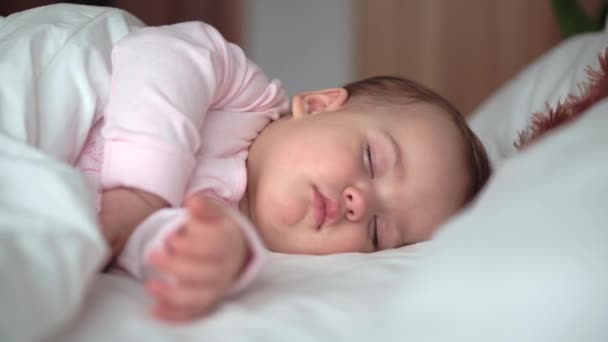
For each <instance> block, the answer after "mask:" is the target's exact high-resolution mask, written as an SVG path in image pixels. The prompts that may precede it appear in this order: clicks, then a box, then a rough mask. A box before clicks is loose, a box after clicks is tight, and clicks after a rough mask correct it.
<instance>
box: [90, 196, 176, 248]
mask: <svg viewBox="0 0 608 342" xmlns="http://www.w3.org/2000/svg"><path fill="white" fill-rule="evenodd" d="M168 206H169V203H168V202H167V201H165V200H163V199H162V198H161V197H159V196H156V195H154V194H152V193H149V192H146V191H143V190H138V189H132V188H126V187H120V188H113V189H110V190H106V191H104V192H103V194H102V196H101V213H100V214H99V220H100V223H101V226H102V230H103V234H104V236H105V238H106V241H107V242H108V243H109V244H110V247H111V249H112V259H111V260H114V259H115V258H116V256H117V255H118V254H119V253H120V252H121V251H122V249H123V248H124V245H125V243H126V242H127V240H128V239H129V236H131V234H132V233H133V230H134V229H135V227H137V226H138V225H139V224H140V223H141V222H143V221H144V220H145V219H146V218H147V217H148V216H150V215H151V214H152V213H154V212H155V211H157V210H160V209H162V208H165V207H168Z"/></svg>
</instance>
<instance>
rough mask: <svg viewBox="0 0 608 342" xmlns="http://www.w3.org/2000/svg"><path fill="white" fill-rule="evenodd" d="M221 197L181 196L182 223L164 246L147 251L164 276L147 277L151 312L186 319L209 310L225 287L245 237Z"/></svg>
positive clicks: (236, 269) (243, 251)
mask: <svg viewBox="0 0 608 342" xmlns="http://www.w3.org/2000/svg"><path fill="white" fill-rule="evenodd" d="M220 201H221V200H219V199H216V198H212V197H209V196H204V195H195V196H193V197H192V198H190V199H189V200H188V201H187V202H186V208H187V210H188V214H189V217H188V220H187V222H186V224H185V225H184V226H183V227H181V228H180V229H178V230H177V231H176V232H175V233H173V234H172V235H170V236H169V237H168V238H167V240H166V252H165V251H161V250H157V251H154V252H152V253H151V255H150V260H149V261H150V263H151V265H152V266H153V267H154V268H156V269H157V270H158V271H160V272H162V273H163V274H165V275H166V277H168V278H169V281H162V280H160V279H152V280H150V281H148V282H147V283H146V288H147V289H148V291H149V292H150V293H151V294H152V295H153V296H154V298H155V301H156V302H155V305H154V307H153V312H154V314H155V315H156V316H157V317H159V318H162V319H166V320H178V321H183V320H188V319H191V318H194V317H196V316H197V315H200V314H202V313H204V312H207V311H208V310H210V309H211V308H212V307H213V306H215V305H216V304H217V303H218V302H219V301H220V300H221V299H222V298H223V297H224V296H225V294H226V292H227V291H228V290H229V289H230V287H231V285H232V284H233V283H234V281H235V280H236V278H237V277H238V275H239V273H240V271H241V270H242V268H243V266H244V264H245V262H246V259H247V256H248V250H247V243H246V241H245V237H244V235H243V233H242V231H241V229H240V227H239V226H238V224H237V223H236V221H234V219H232V217H231V216H230V214H229V213H228V211H227V210H230V209H229V208H228V207H227V205H226V204H224V203H223V202H220Z"/></svg>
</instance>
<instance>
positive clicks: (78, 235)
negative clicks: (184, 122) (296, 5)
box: [0, 5, 608, 342]
mask: <svg viewBox="0 0 608 342" xmlns="http://www.w3.org/2000/svg"><path fill="white" fill-rule="evenodd" d="M66 9H67V7H65V5H62V6H57V7H53V8H52V11H51V12H47V13H45V14H44V15H43V16H41V15H32V16H30V17H22V18H21V19H20V20H25V21H27V22H30V23H38V22H39V21H40V20H50V19H53V18H55V19H56V18H57V17H61V18H63V19H62V20H64V23H65V22H66V20H67V23H73V22H74V20H76V21H79V22H81V23H85V22H88V23H89V24H87V25H84V26H82V27H84V29H82V30H79V31H78V32H81V34H87V32H89V34H95V35H96V37H99V39H100V41H101V42H105V43H101V44H109V43H111V42H112V41H113V40H115V39H118V37H120V36H121V35H124V34H125V33H126V32H128V30H130V29H131V28H133V27H137V26H138V25H140V23H139V22H138V21H137V20H135V19H134V18H132V17H130V16H128V15H127V14H125V13H124V12H104V11H103V10H102V9H99V8H90V7H82V8H81V11H80V12H81V13H80V14H78V15H75V14H73V13H72V14H70V15H66V13H67V12H66ZM47 10H48V9H47ZM103 13H105V14H103ZM9 19H10V18H9ZM9 19H4V20H3V21H0V75H3V77H4V79H3V80H2V81H1V82H0V120H1V121H0V122H1V123H2V124H1V125H0V129H1V131H0V191H1V192H0V217H1V221H0V272H2V281H1V282H0V303H1V305H0V341H38V340H44V341H51V342H52V341H57V342H59V341H136V340H144V341H151V342H164V341H182V340H183V341H251V340H256V341H281V342H282V341H369V340H372V341H392V340H395V341H497V340H498V341H534V342H538V341H607V340H608V329H606V327H605V322H608V265H607V263H608V262H607V261H606V260H608V246H607V244H608V210H607V209H608V208H607V204H606V203H608V179H607V176H606V175H608V115H607V114H608V102H606V101H605V102H603V103H600V104H599V105H597V106H595V107H593V108H592V109H591V110H590V111H589V113H588V114H586V115H585V116H584V117H583V118H582V119H580V120H579V121H577V122H576V123H575V124H574V125H572V126H571V127H569V128H567V129H563V130H560V131H558V132H556V133H555V134H552V135H551V136H550V137H548V138H547V139H545V140H542V141H540V142H539V143H538V144H536V145H534V146H533V147H532V148H530V149H529V150H527V151H526V152H524V153H522V154H519V155H509V156H508V157H510V158H504V159H501V167H500V169H498V170H497V172H496V174H495V175H494V177H493V178H492V180H491V181H490V183H489V185H488V186H487V187H486V189H485V190H484V191H483V193H482V194H481V196H480V197H479V198H478V199H477V201H476V202H475V203H474V205H472V206H471V207H470V208H469V209H467V210H465V211H464V212H463V213H462V214H461V215H458V216H457V217H455V218H454V219H453V220H451V221H450V222H448V223H447V224H446V225H445V226H444V227H442V229H441V231H440V232H439V234H438V235H437V237H436V239H434V240H433V241H431V242H427V243H424V244H420V245H417V246H414V247H407V248H401V249H398V250H390V251H384V252H381V253H377V254H372V255H361V254H345V255H335V256H325V257H314V256H287V255H278V254H277V255H273V256H272V258H271V262H270V264H269V267H268V268H267V269H265V270H264V272H263V274H262V275H261V279H260V280H259V281H258V282H256V283H255V284H254V286H253V287H252V288H251V289H250V291H247V292H246V293H244V294H243V295H241V296H239V297H237V298H233V299H231V300H229V301H228V302H226V303H224V304H223V305H222V306H221V307H220V308H218V310H216V311H214V312H213V313H212V314H210V315H209V316H206V317H204V318H201V319H200V320H198V321H195V322H192V323H189V324H182V325H171V324H166V323H162V322H158V321H155V320H154V319H152V318H151V317H150V315H148V313H147V311H146V310H147V308H148V304H149V302H148V301H149V298H148V297H147V296H146V294H145V292H144V291H143V289H142V287H141V284H139V283H137V282H135V281H134V280H132V279H130V278H129V277H127V276H125V275H122V274H118V273H114V274H102V275H97V271H98V268H99V265H100V264H101V263H102V261H103V260H104V257H105V254H106V253H107V251H106V250H105V248H104V247H103V243H102V240H101V237H100V236H99V234H98V233H97V230H96V227H95V224H94V217H93V213H92V211H91V209H90V207H91V205H90V203H89V202H88V201H87V200H86V198H87V196H88V194H87V192H86V189H85V188H84V183H83V182H82V180H81V178H80V177H79V175H78V174H77V173H76V172H75V171H74V170H72V169H71V168H69V167H67V166H66V164H65V163H62V162H61V161H69V160H70V158H71V154H70V153H71V152H69V151H71V149H70V148H72V149H73V148H75V147H74V146H76V147H78V144H81V141H80V140H78V141H75V142H73V144H71V145H70V146H61V145H58V144H57V141H58V139H53V134H55V137H57V134H61V130H65V129H76V128H77V127H76V128H75V127H73V125H74V123H77V125H81V126H78V127H81V128H82V127H86V122H87V120H91V118H89V117H85V118H83V117H81V116H79V115H81V113H82V112H81V111H80V109H82V108H87V109H89V110H90V109H91V106H96V105H98V103H99V101H103V96H102V97H101V98H93V97H91V96H92V95H91V94H95V93H101V94H103V88H100V89H94V88H95V87H99V84H100V82H96V81H95V80H97V79H98V78H97V77H103V75H105V73H107V71H108V70H109V69H108V64H107V61H105V60H103V59H95V58H93V59H91V58H92V57H91V56H93V57H94V56H96V54H95V53H92V54H91V53H88V52H87V53H79V51H81V50H82V47H78V45H76V46H75V47H74V49H73V50H70V49H67V50H61V51H71V52H70V55H71V56H72V57H73V58H72V59H71V60H69V62H66V64H65V65H63V66H61V67H63V68H68V70H70V71H72V72H71V73H70V75H72V77H73V78H69V79H67V80H66V79H65V78H59V76H57V75H59V73H58V74H57V75H56V76H52V74H49V73H48V72H47V73H46V74H45V73H43V72H42V73H41V72H40V71H41V69H40V68H39V67H40V65H47V66H54V64H53V63H52V61H53V60H55V61H59V59H53V58H50V59H46V60H44V61H46V62H49V63H47V64H40V63H42V62H41V61H40V60H34V61H31V60H29V61H28V60H27V58H31V57H32V56H51V55H53V54H51V55H48V54H44V53H39V52H40V51H42V52H44V51H53V50H47V49H52V48H55V49H57V46H52V44H51V45H44V46H46V47H45V48H44V49H42V50H40V49H39V50H36V51H34V50H32V48H33V47H34V46H35V45H34V44H30V43H31V41H32V40H33V39H39V41H42V42H47V43H49V44H50V42H52V41H54V40H49V39H47V38H48V36H45V34H50V33H52V32H65V31H61V30H59V31H57V30H58V28H54V30H50V29H49V30H45V31H42V32H40V31H38V32H36V33H35V34H34V33H32V35H31V36H30V38H31V39H32V40H29V41H28V40H23V39H20V40H18V41H17V40H11V38H10V37H12V36H11V35H10V34H9V33H7V31H6V30H7V29H6V28H7V26H6V21H7V20H9ZM13 23H15V22H13ZM60 26H61V25H60ZM67 26H68V27H72V26H70V25H67ZM8 27H10V26H8ZM65 27H66V25H63V26H61V28H65ZM88 28H92V29H91V30H90V31H89V29H88ZM603 36H604V35H597V36H594V37H592V38H589V37H588V38H585V39H587V40H588V39H595V40H594V41H595V42H596V43H597V44H596V45H594V46H595V48H598V51H588V52H587V53H586V54H584V53H581V52H580V49H579V47H580V46H581V44H579V43H577V42H576V41H574V43H572V42H570V43H567V44H570V45H567V44H566V45H564V46H566V47H568V46H570V47H571V48H569V49H570V53H569V54H568V52H567V51H568V49H567V48H564V47H562V50H560V51H566V52H563V53H562V57H560V58H561V59H560V58H553V59H551V58H548V59H546V60H544V59H541V60H540V61H539V62H537V63H538V65H540V66H539V67H534V68H533V69H529V70H527V71H526V72H525V73H526V75H523V76H521V77H520V78H518V79H520V80H521V79H523V80H527V81H526V83H525V85H526V87H532V88H531V89H530V88H526V89H525V90H523V93H522V94H520V93H519V92H518V91H519V88H518V87H517V85H518V84H519V83H517V82H516V83H514V84H515V85H512V86H511V87H510V88H507V89H506V90H502V92H505V91H506V92H507V93H508V94H509V96H504V94H505V93H500V92H499V94H497V95H496V97H494V99H503V100H504V99H508V101H507V102H504V101H502V102H501V101H494V100H490V101H489V102H488V104H487V105H486V106H485V107H484V108H483V110H482V111H480V112H478V113H477V116H475V117H474V120H477V121H476V122H484V118H485V117H487V116H489V115H491V113H495V112H496V111H501V115H506V116H510V115H514V113H513V112H512V111H511V109H512V108H519V109H521V108H523V107H525V106H526V104H529V103H530V102H531V100H530V94H542V95H543V96H544V95H547V96H550V97H551V98H554V97H555V95H556V94H555V93H551V92H549V91H547V89H558V88H559V89H562V88H560V87H556V86H555V82H565V81H564V77H562V78H560V77H553V76H552V77H549V78H545V77H544V76H545V75H543V72H546V73H548V72H551V73H553V74H551V75H554V73H555V72H560V70H562V69H563V65H560V64H559V63H560V61H561V62H563V61H564V60H572V59H573V58H574V59H576V58H577V57H576V56H584V58H586V59H588V60H590V61H592V60H593V58H592V57H593V56H594V55H595V54H596V53H597V52H599V51H601V49H599V48H600V47H601V46H599V45H601V44H602V42H603V39H604V38H603ZM36 37H38V38H36ZM70 37H73V38H72V39H69V40H63V43H64V45H62V46H67V47H71V46H74V45H71V44H70V43H66V42H74V41H77V39H74V37H76V38H77V37H78V35H75V36H74V35H72V36H70ZM6 42H9V43H11V42H12V43H11V44H15V45H11V49H10V51H9V50H7V49H5V48H6V47H7V46H8V45H5V44H7V43H6ZM19 44H21V45H19ZM15 46H21V47H22V50H19V49H16V48H15ZM587 46H589V45H587ZM54 51H58V50H54ZM93 52H94V51H93ZM15 55H18V58H17V57H15ZM564 56H566V57H568V58H570V59H568V58H565V59H564ZM589 56H591V57H589ZM19 58H26V60H25V61H26V62H23V60H22V59H19ZM543 58H547V57H543ZM6 61H11V63H12V64H8V63H6ZM15 61H20V62H19V63H32V65H33V66H32V71H31V74H27V73H26V74H22V72H25V71H27V70H29V69H28V68H26V67H25V66H24V65H25V64H19V63H17V62H15ZM44 61H43V62H44ZM46 62H45V63H46ZM91 63H92V64H91ZM543 63H544V64H543ZM551 63H553V64H551ZM91 65H94V66H95V68H90V66H91ZM17 66H18V67H21V68H22V69H23V70H20V69H19V68H18V67H17ZM560 66H561V67H560ZM51 70H54V69H52V68H51ZM86 70H89V71H91V72H86ZM57 71H59V69H57ZM5 75H9V78H8V79H10V80H11V82H5V81H6V77H5ZM23 75H30V76H27V77H26V76H23ZM44 75H48V76H44ZM96 75H101V76H96ZM43 76H44V77H43ZM11 77H13V78H11ZM46 77H48V78H46ZM546 79H549V80H551V82H544V80H546ZM31 80H35V81H36V82H38V83H36V82H34V83H31ZM27 82H30V83H27ZM45 82H46V83H45ZM568 82H570V83H571V81H568ZM570 83H568V84H570ZM574 83H575V82H574ZM28 84H29V85H28ZM32 84H34V85H32ZM53 88H56V89H53ZM61 89H63V91H70V92H71V91H76V92H79V94H80V95H81V96H80V97H79V98H82V99H83V100H82V101H79V102H77V103H71V102H68V103H63V104H62V102H61V100H62V97H61V96H60V95H61V92H60V90H61ZM562 91H563V89H562ZM45 92H46V93H45ZM24 94H26V95H28V96H29V97H27V96H24ZM43 94H54V95H56V96H55V97H53V96H42V95H43ZM516 95H518V96H516ZM562 95H563V94H562ZM18 96H22V98H21V100H19V101H21V102H19V101H18V99H19V98H18ZM24 99H25V100H24ZM45 101H47V102H45ZM544 101H545V99H536V98H534V99H533V102H534V103H537V102H539V103H543V102H544ZM47 103H50V104H51V105H50V106H45V104H47ZM63 106H66V107H63ZM87 106H88V107H87ZM41 108H49V109H54V110H60V109H62V108H67V109H69V110H70V113H74V114H73V115H72V116H70V115H68V116H67V119H66V118H65V117H66V116H65V115H63V116H61V115H58V114H57V116H56V117H55V116H49V114H47V113H59V112H56V111H55V112H54V111H44V112H43V111H41V110H40V109H41ZM32 110H34V116H33V117H34V119H33V120H32V119H29V121H28V119H27V117H29V116H27V115H30V116H31V115H32V112H31V111H32ZM526 110H527V109H526ZM28 111H30V112H28ZM28 113H29V114H28ZM43 113H44V115H45V116H42V114H43ZM63 114H65V113H63ZM480 115H481V116H482V117H481V118H480ZM520 121H522V120H520ZM487 122H489V121H487V120H486V124H485V126H484V125H477V126H476V127H477V128H478V129H479V127H482V126H483V127H485V129H486V130H485V131H483V132H482V133H483V134H481V135H482V138H484V142H485V143H488V144H493V143H494V142H493V141H491V139H492V138H493V137H495V136H501V137H502V136H508V135H513V136H514V135H515V132H512V131H513V129H514V127H513V126H512V125H511V126H509V125H504V127H503V126H501V127H494V126H492V125H491V124H487ZM37 125H44V127H45V128H48V127H47V125H50V126H49V127H52V128H53V129H50V130H46V129H45V132H51V133H48V134H47V133H44V134H43V133H42V132H39V131H38V130H37V129H36V127H38V126H37ZM71 125H72V126H71ZM523 125H525V120H523ZM506 126H508V127H507V128H505V127H506ZM515 128H517V129H521V128H523V127H515ZM490 129H494V130H495V131H494V132H492V131H491V130H490ZM504 129H509V130H510V131H509V132H504V131H501V130H504ZM508 143H510V141H509V142H508ZM39 149H40V150H42V151H44V153H41V152H39V151H38V150H39ZM502 150H504V149H502ZM65 151H68V152H65ZM492 151H501V149H500V147H497V148H495V145H492ZM500 156H501V157H504V156H503V155H500Z"/></svg>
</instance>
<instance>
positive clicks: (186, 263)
mask: <svg viewBox="0 0 608 342" xmlns="http://www.w3.org/2000/svg"><path fill="white" fill-rule="evenodd" d="M149 262H150V264H151V265H152V266H153V267H154V268H155V269H156V270H157V271H159V272H161V273H165V274H169V275H171V276H173V277H175V278H176V280H177V281H178V282H180V283H185V284H205V285H209V286H212V285H215V284H218V283H220V282H221V279H220V278H219V277H218V275H220V274H221V273H220V267H221V265H219V264H218V263H214V262H209V263H208V262H206V260H205V259H203V260H196V261H195V260H191V259H189V258H183V257H180V256H177V255H172V256H168V255H167V254H165V253H162V252H154V253H152V254H151V255H150V258H149Z"/></svg>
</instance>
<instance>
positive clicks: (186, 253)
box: [167, 234, 225, 263]
mask: <svg viewBox="0 0 608 342" xmlns="http://www.w3.org/2000/svg"><path fill="white" fill-rule="evenodd" d="M192 235H195V234H192ZM192 235H187V236H172V237H171V238H169V239H168V240H167V248H168V249H169V250H170V251H171V254H173V255H177V256H180V257H183V258H186V259H191V260H193V261H199V260H201V259H206V260H205V261H206V262H210V263H217V262H221V260H222V259H223V258H224V254H225V252H223V251H221V249H220V248H215V247H217V246H223V242H224V241H223V240H221V239H219V238H217V237H214V236H213V235H214V234H207V235H209V236H205V235H206V234H201V235H204V236H203V237H201V238H198V237H197V236H192ZM196 235H198V234H196ZM216 240H217V241H216ZM203 242H204V243H203ZM220 243H221V244H220ZM218 244H219V245H218Z"/></svg>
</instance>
